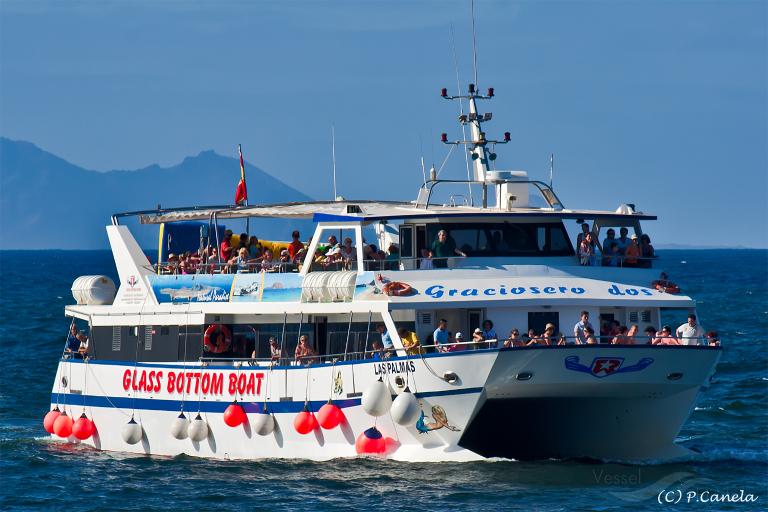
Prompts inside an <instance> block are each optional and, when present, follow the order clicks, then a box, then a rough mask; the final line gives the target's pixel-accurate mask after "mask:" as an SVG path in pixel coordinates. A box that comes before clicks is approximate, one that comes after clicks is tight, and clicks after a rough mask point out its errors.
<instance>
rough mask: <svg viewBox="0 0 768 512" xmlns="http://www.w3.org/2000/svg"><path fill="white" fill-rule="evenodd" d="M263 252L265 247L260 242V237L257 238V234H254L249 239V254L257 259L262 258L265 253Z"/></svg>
mask: <svg viewBox="0 0 768 512" xmlns="http://www.w3.org/2000/svg"><path fill="white" fill-rule="evenodd" d="M263 252H264V248H263V247H262V246H261V244H260V243H259V239H258V238H256V237H255V236H252V237H251V238H250V239H249V240H248V256H249V257H250V258H251V259H253V260H255V259H258V258H261V256H262V255H263Z"/></svg>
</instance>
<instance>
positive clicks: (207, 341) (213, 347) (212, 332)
mask: <svg viewBox="0 0 768 512" xmlns="http://www.w3.org/2000/svg"><path fill="white" fill-rule="evenodd" d="M219 333H221V334H223V335H224V341H223V342H222V343H221V344H219V343H217V342H216V339H217V338H218V337H219ZM211 338H213V341H211ZM231 344H232V332H231V331H230V330H229V328H228V327H227V326H226V325H222V324H211V325H209V326H208V328H207V329H206V330H205V336H204V337H203V348H204V349H205V351H206V352H211V353H212V354H221V353H222V352H226V351H227V350H229V346H230V345H231Z"/></svg>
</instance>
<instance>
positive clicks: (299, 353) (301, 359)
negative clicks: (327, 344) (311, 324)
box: [294, 334, 317, 364]
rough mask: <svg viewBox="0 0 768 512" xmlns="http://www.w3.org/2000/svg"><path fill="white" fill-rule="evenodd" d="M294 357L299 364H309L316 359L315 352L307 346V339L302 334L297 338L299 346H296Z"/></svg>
mask: <svg viewBox="0 0 768 512" xmlns="http://www.w3.org/2000/svg"><path fill="white" fill-rule="evenodd" d="M294 356H295V358H296V362H298V363H300V364H311V363H312V360H313V359H315V358H316V357H317V353H316V352H315V350H314V349H313V348H312V347H310V346H309V338H308V337H307V335H306V334H302V335H301V337H300V338H299V344H298V345H296V351H295V352H294Z"/></svg>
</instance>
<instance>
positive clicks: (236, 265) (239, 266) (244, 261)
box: [229, 247, 250, 274]
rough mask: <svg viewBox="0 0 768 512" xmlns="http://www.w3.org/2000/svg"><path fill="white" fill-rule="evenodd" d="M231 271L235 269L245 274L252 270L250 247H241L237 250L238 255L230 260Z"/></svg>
mask: <svg viewBox="0 0 768 512" xmlns="http://www.w3.org/2000/svg"><path fill="white" fill-rule="evenodd" d="M229 265H230V271H235V272H237V273H238V274H243V273H246V272H249V271H250V266H249V265H248V249H246V248H245V247H241V248H240V250H239V251H238V252H237V257H236V258H233V259H232V260H231V261H230V262H229Z"/></svg>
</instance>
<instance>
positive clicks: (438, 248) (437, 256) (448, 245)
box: [430, 229, 467, 268]
mask: <svg viewBox="0 0 768 512" xmlns="http://www.w3.org/2000/svg"><path fill="white" fill-rule="evenodd" d="M430 249H431V251H432V255H433V258H434V259H433V261H432V264H433V266H434V267H435V268H448V258H453V257H455V256H462V257H464V258H466V257H467V255H466V254H465V253H463V252H462V251H460V250H459V249H457V248H456V242H454V240H453V238H451V237H449V236H448V232H447V231H446V230H444V229H441V230H440V231H438V233H437V239H436V240H435V241H434V242H432V247H431V248H430Z"/></svg>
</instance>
